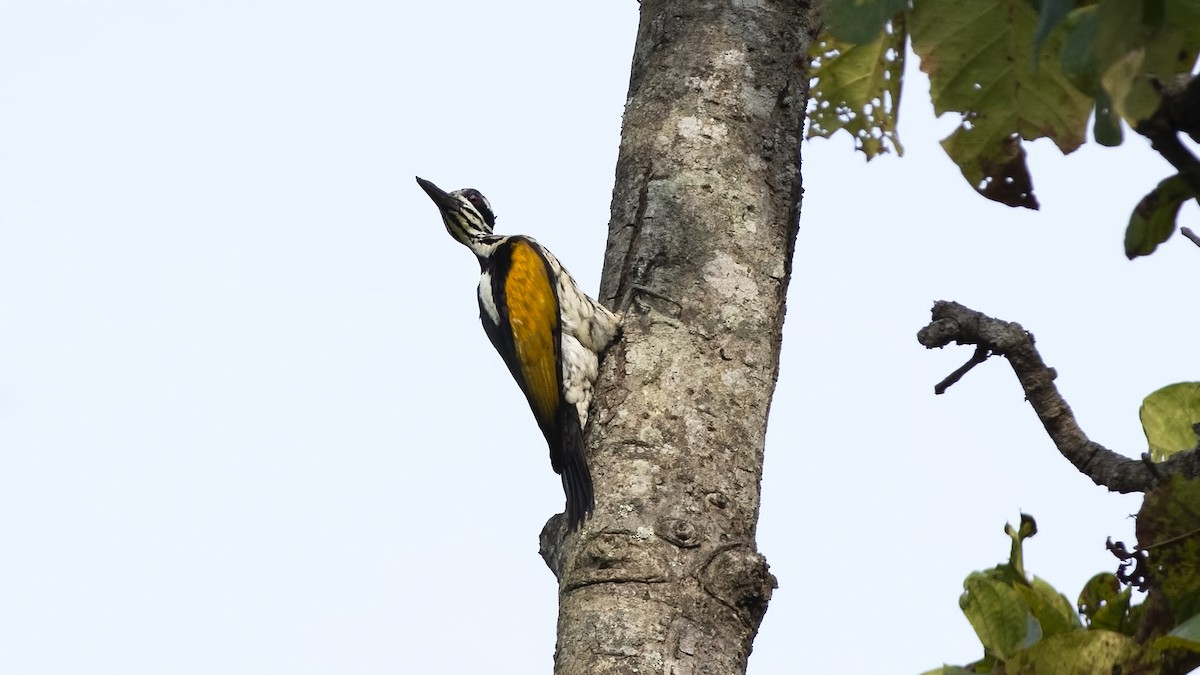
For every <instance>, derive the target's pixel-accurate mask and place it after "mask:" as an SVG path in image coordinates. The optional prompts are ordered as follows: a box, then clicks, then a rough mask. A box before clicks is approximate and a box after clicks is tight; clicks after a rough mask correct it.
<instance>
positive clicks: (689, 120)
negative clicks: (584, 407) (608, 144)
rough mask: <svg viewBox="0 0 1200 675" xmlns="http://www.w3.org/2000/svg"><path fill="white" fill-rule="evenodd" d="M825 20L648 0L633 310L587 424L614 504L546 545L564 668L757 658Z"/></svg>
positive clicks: (592, 459) (761, 6) (615, 218)
mask: <svg viewBox="0 0 1200 675" xmlns="http://www.w3.org/2000/svg"><path fill="white" fill-rule="evenodd" d="M814 27H815V19H814V18H813V17H812V16H811V15H810V11H809V3H808V2H800V1H797V0H759V1H754V0H742V1H737V0H733V1H726V2H707V1H697V0H644V1H643V2H642V3H641V23H640V26H639V27H638V37H637V44H636V47H635V52H634V57H633V67H632V74H631V78H630V86H629V98H628V101H627V105H626V111H625V120H624V128H623V131H622V137H621V149H620V156H619V158H618V161H617V172H616V174H617V175H616V187H615V189H614V191H613V204H612V219H611V221H610V223H609V238H608V249H607V252H606V254H605V261H604V275H603V281H602V283H601V298H602V300H603V301H604V302H605V304H607V305H608V306H610V307H614V306H616V307H619V308H621V309H624V310H625V313H626V320H625V328H624V335H623V337H622V338H621V339H620V340H619V341H618V342H617V343H616V344H615V345H613V346H612V347H611V348H610V349H609V351H608V352H607V354H606V356H605V358H604V362H603V364H602V366H601V375H600V379H599V381H598V382H597V389H596V399H595V402H594V408H593V410H592V420H593V421H592V423H591V424H590V425H589V428H588V431H587V433H588V447H589V464H590V465H591V468H592V473H593V477H594V480H595V485H596V501H597V509H596V513H595V515H594V516H593V518H592V519H591V520H590V521H589V522H588V523H587V524H586V525H585V526H584V528H583V529H582V530H581V531H580V532H578V533H575V534H571V535H569V536H567V537H566V539H565V540H564V539H562V536H563V531H562V529H561V528H560V527H559V524H558V523H557V522H555V521H552V522H551V523H550V524H548V526H547V530H546V532H544V536H543V554H544V555H545V556H546V558H547V562H548V563H549V564H550V566H551V568H552V569H554V570H555V573H556V574H557V575H558V577H559V584H560V595H559V597H560V601H559V621H558V648H557V650H556V654H555V672H556V673H559V674H567V673H570V674H575V673H675V674H683V673H720V674H722V675H728V674H732V673H744V672H745V668H746V660H747V657H748V656H749V654H750V649H751V645H752V642H753V640H754V636H755V634H756V633H757V631H758V627H759V624H760V622H761V621H762V618H763V614H764V613H765V612H766V609H767V603H768V601H769V599H770V596H771V591H772V589H773V588H774V587H775V579H774V577H773V576H772V575H771V574H770V572H769V571H768V568H767V564H766V560H765V559H764V558H763V556H762V555H761V554H760V553H759V552H758V548H757V544H756V541H755V528H756V525H757V520H758V510H759V482H760V479H761V476H762V461H763V445H764V436H765V432H766V424H767V411H768V408H769V406H770V403H771V396H772V394H773V392H774V389H775V381H776V377H777V375H778V367H779V347H780V339H781V328H782V325H783V315H784V298H785V295H786V291H787V284H788V279H789V276H790V272H791V261H792V251H793V249H794V245H795V237H796V227H797V221H798V218H799V211H800V194H801V188H800V167H799V161H800V154H799V152H800V151H799V148H800V140H801V130H802V125H803V122H804V110H805V104H806V101H807V78H806V75H805V68H806V65H807V57H806V54H807V51H808V46H809V44H810V42H811V40H812V38H813V29H814Z"/></svg>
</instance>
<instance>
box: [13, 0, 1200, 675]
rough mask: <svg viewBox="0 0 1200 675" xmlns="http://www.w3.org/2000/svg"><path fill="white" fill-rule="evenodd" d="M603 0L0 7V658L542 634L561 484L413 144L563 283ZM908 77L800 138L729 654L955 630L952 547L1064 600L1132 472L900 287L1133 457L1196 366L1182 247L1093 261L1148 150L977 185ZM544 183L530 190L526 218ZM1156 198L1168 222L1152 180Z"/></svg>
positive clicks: (294, 655) (605, 130) (441, 662)
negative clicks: (746, 614) (1146, 421)
mask: <svg viewBox="0 0 1200 675" xmlns="http://www.w3.org/2000/svg"><path fill="white" fill-rule="evenodd" d="M636 13H637V3H635V2H606V3H589V4H580V3H532V2H523V1H516V2H510V3H492V2H482V1H474V2H465V1H463V2H442V3H415V2H400V3H396V2H382V1H380V2H364V1H348V2H342V3H336V4H335V3H313V2H279V1H275V2H270V1H262V0H255V1H246V2H240V3H205V2H199V1H192V2H171V3H163V2H149V1H142V2H65V1H59V2H55V1H44V2H37V3H15V4H14V3H10V6H9V7H7V8H6V10H5V12H4V13H3V20H0V92H3V95H2V96H0V570H3V574H0V672H2V673H5V674H9V673H11V674H13V675H40V674H53V675H62V674H65V673H71V674H89V675H90V674H93V673H94V674H113V675H118V674H119V675H142V674H145V675H161V674H163V673H171V674H189V675H191V674H206V675H208V674H216V673H220V674H221V675H234V674H242V673H245V674H283V673H287V674H289V675H293V674H296V675H299V674H313V675H316V674H330V675H332V674H344V673H355V674H364V675H373V674H383V673H483V672H496V673H537V672H548V671H549V669H550V667H551V657H552V653H553V648H554V626H555V618H556V616H555V613H556V598H555V592H556V587H555V583H554V579H553V577H552V576H551V575H550V573H549V571H547V570H546V568H545V566H544V564H543V563H542V561H541V559H540V558H539V557H538V556H537V534H538V532H539V530H540V529H541V527H542V524H543V523H544V521H545V519H546V518H547V517H548V516H549V515H551V514H552V513H554V512H556V511H557V510H561V508H562V493H561V487H560V484H559V481H558V479H557V477H556V476H555V475H554V474H553V473H552V472H551V470H550V467H549V462H548V461H547V458H546V451H545V446H544V444H543V442H542V439H541V436H540V433H539V432H538V430H537V427H536V425H535V424H534V423H533V420H532V418H531V416H530V415H529V412H528V409H527V406H526V404H525V402H524V400H523V399H522V397H521V396H520V394H519V392H518V390H517V388H516V386H515V385H514V384H513V383H512V382H511V379H510V377H509V375H508V373H507V371H506V370H505V368H504V365H503V363H502V362H501V360H500V359H499V357H497V356H496V354H495V353H494V352H493V350H492V348H491V345H490V344H489V343H488V341H487V338H486V337H485V335H484V333H483V330H482V329H481V328H480V326H479V322H478V316H477V307H476V304H475V299H474V288H475V283H476V274H477V269H478V268H477V266H476V263H475V261H474V260H473V259H472V256H471V254H470V253H469V252H468V251H467V250H466V249H464V248H463V247H461V246H460V245H459V244H457V243H456V242H454V241H453V240H452V239H451V238H450V237H449V236H447V235H446V233H445V231H444V229H443V227H442V225H441V223H440V220H439V218H438V215H437V212H436V209H435V208H434V206H433V204H432V203H431V202H430V201H429V199H428V198H427V197H426V196H425V194H424V193H423V192H421V190H420V189H419V188H418V187H417V186H416V184H415V183H414V182H413V176H414V175H421V176H423V177H426V178H429V179H431V180H433V181H434V182H436V183H438V184H439V185H441V186H442V187H444V188H446V189H453V188H457V187H464V186H472V187H476V188H479V189H480V190H482V191H483V192H484V194H486V195H487V196H488V197H489V199H490V200H491V202H492V205H493V206H494V207H495V209H496V212H497V214H498V216H499V220H498V223H497V229H498V230H499V231H501V232H505V233H517V232H520V233H524V234H529V235H532V236H534V237H536V238H538V239H539V240H540V241H541V242H542V243H544V244H545V245H547V246H548V247H549V248H551V249H552V250H553V251H554V252H555V253H556V254H557V255H558V257H559V258H560V259H561V260H562V261H563V262H564V263H565V264H566V265H567V266H568V267H569V268H570V270H571V271H572V272H573V273H574V274H575V276H576V278H577V279H578V280H579V281H580V283H581V284H582V285H583V286H584V287H585V288H587V289H589V290H591V291H594V290H595V289H596V288H597V286H598V282H599V274H600V264H601V260H602V255H603V246H604V241H605V235H606V224H607V222H608V203H609V199H610V197H611V191H612V177H613V167H614V163H615V160H616V153H617V143H618V139H619V133H620V121H621V112H622V107H623V104H624V100H625V94H626V86H627V82H628V73H629V62H630V57H631V53H632V43H633V39H634V35H635V28H636V22H637V16H636ZM909 75H910V76H911V77H910V79H909V81H908V89H907V92H906V97H905V99H904V106H903V112H902V115H901V122H902V124H901V135H902V138H903V141H904V143H905V146H906V149H907V151H908V152H907V154H906V156H905V157H904V158H903V159H898V158H896V157H894V156H891V157H886V158H883V159H881V160H878V161H875V162H872V163H870V164H865V163H864V162H863V160H862V157H861V155H857V154H855V153H854V152H853V151H852V149H851V143H850V141H849V139H848V138H847V137H840V138H836V139H834V140H832V141H815V142H813V143H811V144H809V143H806V144H805V145H804V148H803V153H804V166H803V171H804V184H805V190H806V192H805V203H804V209H803V215H802V218H801V225H800V235H799V241H798V244H797V247H796V260H795V274H794V277H793V279H792V285H791V292H790V294H789V298H788V314H787V324H786V328H785V333H786V335H785V341H784V348H783V356H782V359H783V360H782V367H781V370H780V377H779V385H778V389H777V391H776V396H775V402H774V407H773V414H772V418H771V425H770V431H769V433H768V438H767V460H766V469H765V476H764V480H763V509H762V519H761V522H760V527H759V546H760V548H761V550H762V552H763V553H764V554H765V555H766V557H767V560H768V562H769V563H770V565H771V570H772V571H773V572H774V573H775V574H776V575H777V576H778V578H779V583H780V588H779V590H778V591H777V592H776V594H775V597H774V599H773V601H772V603H771V606H770V609H769V611H768V613H767V615H766V619H765V621H764V624H763V627H762V631H761V633H760V635H759V637H758V640H757V642H756V643H755V646H754V653H753V654H752V656H751V658H750V672H751V673H752V674H754V675H770V674H775V673H800V672H809V673H850V674H855V673H863V674H875V673H919V672H921V671H923V670H926V669H928V668H932V667H935V666H937V665H939V664H941V663H943V662H950V663H963V662H967V661H971V660H974V659H976V658H978V657H979V656H980V655H981V647H980V646H979V643H978V642H977V640H976V639H975V637H974V635H973V633H972V631H971V628H970V626H969V624H968V623H967V621H966V619H965V618H964V617H963V616H962V614H961V613H960V611H959V609H958V605H957V599H958V595H959V593H960V592H961V588H962V586H961V584H962V579H963V577H965V576H966V575H967V574H968V573H969V572H970V571H972V570H975V569H982V568H986V567H990V566H992V565H994V564H996V563H998V562H1000V561H1002V560H1004V559H1005V557H1006V556H1007V553H1008V539H1007V537H1005V535H1004V534H1003V532H1002V528H1003V525H1004V523H1005V521H1010V522H1016V520H1017V518H1018V514H1019V511H1020V510H1022V509H1023V510H1025V511H1026V512H1029V513H1032V514H1033V515H1034V516H1035V517H1036V518H1037V519H1038V524H1039V526H1040V530H1041V532H1040V534H1039V535H1038V536H1037V537H1036V538H1034V539H1033V540H1032V541H1030V542H1028V544H1027V547H1026V565H1027V567H1028V569H1029V570H1030V571H1031V572H1033V573H1035V574H1037V575H1039V576H1041V577H1043V578H1045V579H1047V580H1048V581H1050V582H1051V583H1052V584H1054V585H1055V586H1056V587H1057V588H1059V590H1061V591H1063V592H1064V593H1065V594H1067V596H1068V597H1069V598H1070V599H1071V600H1072V602H1073V601H1074V599H1075V597H1076V595H1077V594H1078V592H1079V589H1080V587H1081V586H1082V584H1083V582H1084V581H1085V580H1086V579H1087V578H1088V577H1090V576H1091V575H1092V574H1093V573H1095V572H1099V571H1105V570H1112V569H1114V567H1115V564H1116V561H1115V560H1114V559H1113V558H1112V556H1111V555H1110V554H1108V553H1107V552H1106V551H1105V549H1104V540H1105V538H1106V537H1108V536H1112V537H1113V538H1114V539H1124V540H1126V541H1130V540H1131V538H1132V536H1133V523H1132V520H1130V519H1129V518H1127V517H1126V516H1127V515H1128V514H1131V513H1133V512H1135V511H1136V510H1137V508H1138V505H1139V499H1138V498H1136V497H1121V496H1116V495H1109V494H1107V493H1106V492H1105V491H1104V490H1103V489H1102V488H1098V487H1096V486H1094V485H1092V484H1091V482H1090V481H1089V480H1088V479H1086V478H1084V477H1083V476H1081V475H1079V474H1078V473H1077V472H1076V471H1075V469H1074V468H1072V467H1071V466H1070V465H1069V464H1068V463H1067V461H1066V460H1065V459H1063V458H1062V457H1061V456H1059V455H1058V453H1057V451H1056V450H1055V449H1054V448H1053V446H1052V445H1051V443H1050V442H1049V440H1048V439H1047V438H1046V436H1045V434H1044V432H1043V431H1042V430H1041V427H1040V425H1039V423H1038V421H1037V419H1036V417H1035V416H1034V415H1033V413H1032V411H1031V410H1030V409H1029V408H1028V406H1027V405H1026V404H1025V403H1024V401H1023V396H1022V392H1021V391H1020V388H1019V386H1018V385H1017V382H1016V380H1015V378H1014V377H1013V375H1012V374H1011V371H1010V370H1009V368H1008V366H1007V364H1006V363H1005V362H1003V361H1000V360H995V361H990V362H988V363H986V364H985V365H983V366H981V367H979V368H977V369H976V370H975V371H974V372H972V373H971V374H970V375H968V376H967V378H966V379H965V380H964V381H963V382H961V383H959V384H958V385H956V386H955V387H953V388H952V389H951V390H950V391H949V393H947V394H946V395H944V396H940V397H935V396H934V395H933V392H932V390H933V385H934V384H935V383H936V382H938V381H939V380H940V379H941V378H942V377H944V376H945V375H946V374H947V373H949V372H950V371H951V370H953V369H954V368H956V367H957V366H958V365H960V364H961V363H962V362H964V361H965V360H966V359H967V358H968V357H970V355H971V351H972V350H971V348H950V349H946V350H942V351H940V352H927V351H926V350H925V349H923V348H922V347H921V346H920V345H918V344H917V342H916V339H915V337H914V336H915V333H916V331H917V330H918V329H919V328H920V327H921V326H923V325H924V324H925V323H926V322H927V320H928V316H929V314H928V311H929V308H930V306H931V304H932V301H933V300H935V299H954V300H958V301H961V302H963V303H965V304H967V305H969V306H971V307H973V308H975V309H979V310H981V311H984V312H988V313H991V314H993V315H996V316H999V317H1001V318H1004V319H1009V320H1015V321H1019V322H1021V323H1022V324H1024V325H1025V326H1026V327H1027V328H1029V329H1030V330H1032V331H1033V332H1034V333H1035V334H1036V335H1037V338H1038V345H1039V347H1040V348H1041V350H1042V354H1043V355H1044V357H1045V358H1046V360H1047V361H1048V363H1049V364H1050V365H1052V366H1054V367H1055V368H1057V369H1058V372H1059V380H1058V383H1059V385H1060V387H1061V389H1062V391H1063V393H1064V394H1065V396H1066V397H1067V398H1068V400H1069V401H1070V403H1071V404H1072V406H1073V407H1074V409H1075V412H1076V414H1077V415H1078V417H1079V420H1080V422H1081V424H1082V425H1083V427H1084V429H1085V430H1086V431H1087V433H1089V434H1090V435H1091V436H1092V438H1093V439H1094V440H1096V441H1099V442H1101V443H1104V444H1106V445H1108V446H1109V447H1112V448H1114V449H1117V450H1120V451H1123V452H1126V453H1129V454H1131V455H1136V454H1137V453H1140V452H1142V451H1143V450H1144V449H1145V440H1144V437H1143V435H1142V432H1141V428H1140V425H1139V423H1138V418H1137V409H1138V405H1139V404H1140V402H1141V399H1142V397H1143V396H1145V395H1146V394H1148V393H1149V392H1151V391H1153V390H1154V389H1156V388H1158V387H1160V386H1163V385H1166V384H1169V383H1172V382H1176V381H1180V380H1189V379H1197V377H1200V373H1198V372H1197V371H1196V365H1195V359H1194V354H1195V335H1196V333H1197V329H1198V328H1200V319H1198V318H1197V314H1196V312H1195V309H1194V303H1193V302H1192V296H1194V289H1195V288H1196V284H1197V279H1196V276H1197V272H1196V270H1197V269H1200V267H1198V265H1200V249H1197V248H1196V247H1195V246H1193V245H1192V244H1191V243H1189V242H1187V241H1186V240H1184V239H1183V238H1182V237H1178V236H1176V237H1175V238H1173V239H1172V240H1170V241H1169V242H1167V244H1166V245H1165V246H1163V247H1162V248H1161V249H1160V251H1159V252H1158V253H1156V254H1155V255H1153V256H1151V257H1150V258H1148V259H1141V260H1137V261H1134V262H1129V261H1127V260H1125V258H1124V256H1123V255H1122V250H1121V237H1122V233H1123V231H1124V226H1125V223H1126V221H1127V219H1128V215H1129V212H1130V210H1131V209H1132V208H1133V206H1134V204H1136V203H1137V201H1138V199H1139V198H1140V197H1141V196H1142V195H1143V194H1144V193H1145V192H1146V191H1148V190H1149V189H1150V188H1152V187H1153V186H1154V185H1155V184H1156V183H1157V182H1158V181H1159V180H1161V179H1162V178H1164V177H1166V176H1167V175H1168V174H1169V172H1170V169H1169V167H1168V165H1167V164H1166V163H1165V162H1164V161H1163V160H1161V159H1160V158H1159V157H1158V156H1157V155H1155V154H1154V153H1153V152H1151V151H1150V150H1149V147H1148V144H1147V143H1146V142H1144V141H1143V140H1142V139H1141V138H1138V137H1130V138H1128V142H1127V143H1126V145H1125V146H1123V147H1121V148H1119V149H1115V150H1113V149H1105V148H1099V147H1094V146H1089V147H1087V148H1085V149H1083V150H1081V151H1079V152H1077V153H1075V154H1074V155H1072V156H1069V157H1066V158H1064V157H1062V156H1060V155H1059V154H1058V153H1057V151H1055V150H1054V148H1053V147H1052V146H1051V145H1050V144H1049V143H1048V142H1046V141H1042V142H1038V143H1035V144H1033V145H1032V147H1031V148H1030V151H1031V164H1032V168H1033V173H1034V180H1035V185H1036V190H1037V195H1038V197H1039V198H1040V200H1041V202H1042V205H1043V207H1042V210H1041V211H1040V212H1030V211H1020V210H1012V209H1008V208H1005V207H1002V206H999V205H997V204H994V203H991V202H987V201H985V200H984V199H983V198H981V197H978V196H977V195H976V194H975V193H974V192H973V191H972V190H971V189H970V188H969V187H968V186H967V185H966V183H965V182H964V181H963V180H962V179H961V177H960V175H959V174H958V171H957V169H956V168H955V167H954V166H953V165H952V164H951V162H950V161H949V160H948V159H947V158H946V157H945V155H944V154H943V153H942V151H941V149H940V148H939V147H938V145H937V139H939V138H941V137H942V136H944V135H946V134H947V133H948V132H949V130H950V129H952V128H953V126H954V122H953V120H951V119H948V118H947V119H942V120H939V121H936V122H935V121H934V120H933V119H932V108H931V105H930V103H929V98H928V93H927V85H926V83H925V82H924V80H923V78H922V77H920V76H919V73H916V72H915V70H912V69H910V73H909ZM558 214H569V215H568V216H567V217H568V218H569V220H566V219H563V218H560V216H559V215H558ZM1183 220H1184V223H1185V224H1189V223H1190V224H1191V226H1192V227H1197V226H1198V225H1197V217H1196V209H1195V206H1194V205H1191V204H1189V205H1186V206H1185V207H1184V215H1183Z"/></svg>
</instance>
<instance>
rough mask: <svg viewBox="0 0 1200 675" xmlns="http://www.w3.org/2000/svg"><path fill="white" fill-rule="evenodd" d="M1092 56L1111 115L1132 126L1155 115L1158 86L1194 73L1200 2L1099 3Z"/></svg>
mask: <svg viewBox="0 0 1200 675" xmlns="http://www.w3.org/2000/svg"><path fill="white" fill-rule="evenodd" d="M1096 22H1097V23H1096V34H1095V38H1094V40H1093V43H1092V44H1093V48H1092V56H1093V60H1094V67H1095V72H1096V73H1097V74H1098V75H1099V77H1100V82H1101V84H1102V86H1103V88H1104V89H1105V90H1106V91H1107V92H1108V95H1109V98H1110V99H1111V102H1112V106H1113V110H1115V111H1116V112H1117V113H1119V114H1120V115H1121V116H1122V117H1123V118H1124V119H1125V120H1126V121H1127V122H1129V124H1130V125H1135V124H1137V123H1138V122H1139V121H1141V120H1144V119H1146V118H1147V117H1149V116H1150V115H1152V114H1153V113H1154V111H1155V110H1157V108H1158V105H1159V101H1160V99H1161V96H1160V95H1159V93H1158V89H1157V88H1156V87H1155V86H1154V84H1155V80H1159V81H1162V80H1167V79H1170V78H1171V76H1172V75H1175V74H1178V73H1189V72H1191V69H1192V66H1193V64H1195V62H1196V54H1197V49H1200V27H1198V24H1200V0H1171V1H1170V2H1166V3H1164V2H1163V0H1100V3H1099V5H1098V8H1097V12H1096Z"/></svg>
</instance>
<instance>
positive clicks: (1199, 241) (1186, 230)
mask: <svg viewBox="0 0 1200 675" xmlns="http://www.w3.org/2000/svg"><path fill="white" fill-rule="evenodd" d="M1179 234H1182V235H1183V236H1185V237H1187V238H1188V239H1191V240H1192V243H1193V244H1195V245H1197V246H1200V235H1198V234H1196V233H1195V232H1193V231H1192V228H1190V227H1181V228H1179Z"/></svg>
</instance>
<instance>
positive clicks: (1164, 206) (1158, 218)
mask: <svg viewBox="0 0 1200 675" xmlns="http://www.w3.org/2000/svg"><path fill="white" fill-rule="evenodd" d="M1195 196H1196V193H1195V192H1194V191H1193V190H1192V188H1191V186H1190V185H1188V182H1187V181H1186V180H1185V179H1184V178H1183V177H1182V176H1180V175H1179V174H1176V175H1174V176H1171V177H1170V178H1167V179H1166V180H1164V181H1162V182H1161V183H1159V184H1158V186H1157V187H1155V188H1154V189H1153V190H1151V191H1150V193H1149V194H1147V195H1146V196H1145V197H1142V201H1140V202H1138V205H1137V206H1135V207H1134V209H1133V214H1132V215H1131V216H1129V226H1128V227H1126V228H1125V256H1126V257H1127V258H1129V259H1130V260H1133V259H1134V258H1136V257H1138V256H1143V255H1150V254H1151V253H1153V252H1154V249H1156V248H1158V245H1159V244H1161V243H1163V242H1164V241H1166V240H1167V239H1168V238H1169V237H1170V236H1171V235H1172V234H1173V233H1174V232H1175V218H1176V217H1177V216H1178V215H1179V207H1180V206H1182V205H1183V203H1184V202H1185V201H1187V200H1189V199H1191V198H1193V197H1195ZM1197 421H1200V420H1197ZM1193 445H1194V444H1193ZM1188 447H1192V446H1188Z"/></svg>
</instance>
